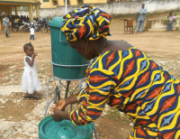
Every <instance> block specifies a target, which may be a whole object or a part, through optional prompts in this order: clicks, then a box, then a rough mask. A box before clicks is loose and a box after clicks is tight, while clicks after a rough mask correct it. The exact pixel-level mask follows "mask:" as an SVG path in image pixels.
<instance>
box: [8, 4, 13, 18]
mask: <svg viewBox="0 0 180 139" xmlns="http://www.w3.org/2000/svg"><path fill="white" fill-rule="evenodd" d="M8 15H9V16H12V7H11V6H9V7H8Z"/></svg>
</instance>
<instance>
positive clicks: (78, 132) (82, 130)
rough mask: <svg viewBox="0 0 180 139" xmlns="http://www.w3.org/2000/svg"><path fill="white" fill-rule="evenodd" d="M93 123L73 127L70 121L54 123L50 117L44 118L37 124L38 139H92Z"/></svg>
mask: <svg viewBox="0 0 180 139" xmlns="http://www.w3.org/2000/svg"><path fill="white" fill-rule="evenodd" d="M93 130H94V125H93V123H91V124H88V125H84V126H75V125H73V124H72V122H71V121H68V120H63V121H61V122H55V121H54V120H53V119H52V116H48V117H46V118H44V119H43V120H42V121H41V122H40V123H39V137H40V138H41V139H92V138H93Z"/></svg>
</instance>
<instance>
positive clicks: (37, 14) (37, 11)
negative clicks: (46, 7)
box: [36, 4, 39, 18]
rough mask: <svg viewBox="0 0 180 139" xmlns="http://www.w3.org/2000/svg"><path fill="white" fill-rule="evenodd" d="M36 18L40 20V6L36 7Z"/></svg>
mask: <svg viewBox="0 0 180 139" xmlns="http://www.w3.org/2000/svg"><path fill="white" fill-rule="evenodd" d="M36 18H39V5H38V4H37V5H36Z"/></svg>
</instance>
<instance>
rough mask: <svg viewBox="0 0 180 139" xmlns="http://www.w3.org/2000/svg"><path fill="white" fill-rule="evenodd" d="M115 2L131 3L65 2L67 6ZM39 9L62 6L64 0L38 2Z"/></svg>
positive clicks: (82, 0) (83, 0)
mask: <svg viewBox="0 0 180 139" xmlns="http://www.w3.org/2000/svg"><path fill="white" fill-rule="evenodd" d="M115 1H131V0H67V3H68V5H71V6H73V5H83V4H101V3H107V2H115ZM39 2H40V3H41V8H56V7H57V6H64V5H65V0H39Z"/></svg>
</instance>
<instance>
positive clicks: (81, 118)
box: [62, 69, 118, 125]
mask: <svg viewBox="0 0 180 139" xmlns="http://www.w3.org/2000/svg"><path fill="white" fill-rule="evenodd" d="M86 82H87V85H88V86H87V87H86V89H85V90H84V91H85V92H83V91H82V92H81V93H80V94H79V95H78V96H79V100H80V101H82V104H81V107H80V108H79V109H77V110H74V111H71V112H69V114H68V116H67V113H62V115H64V117H63V118H67V119H70V120H71V121H72V122H73V123H74V124H75V125H84V124H88V123H90V122H92V121H95V120H96V119H97V118H98V117H99V116H100V115H101V113H102V111H103V109H104V107H105V104H106V102H107V100H108V97H109V93H110V90H111V89H113V88H114V87H115V86H116V85H117V82H118V78H117V76H116V75H115V74H114V73H113V72H112V71H109V70H103V69H102V70H99V69H93V70H91V72H90V75H89V77H88V79H87V81H86Z"/></svg>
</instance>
